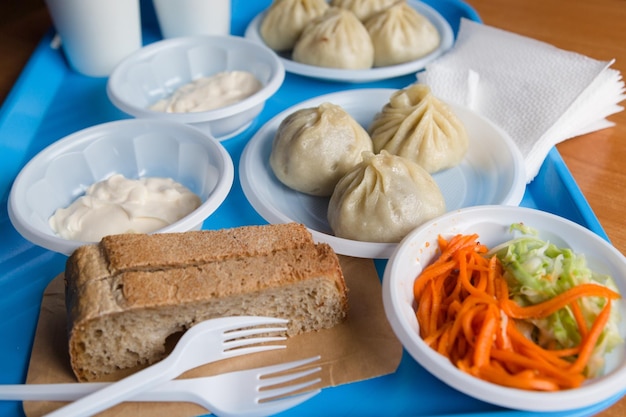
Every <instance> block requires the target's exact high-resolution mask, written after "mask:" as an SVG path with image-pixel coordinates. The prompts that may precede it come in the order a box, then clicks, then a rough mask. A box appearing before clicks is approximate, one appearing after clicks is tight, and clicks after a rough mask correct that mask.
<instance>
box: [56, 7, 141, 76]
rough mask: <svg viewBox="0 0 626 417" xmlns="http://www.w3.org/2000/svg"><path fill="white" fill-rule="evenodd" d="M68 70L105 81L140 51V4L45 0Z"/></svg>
mask: <svg viewBox="0 0 626 417" xmlns="http://www.w3.org/2000/svg"><path fill="white" fill-rule="evenodd" d="M45 1H46V5H47V6H48V10H49V11H50V16H51V17H52V22H53V23H54V27H55V29H56V31H57V33H58V34H59V36H60V38H61V45H62V48H63V51H64V52H65V55H66V57H67V60H68V61H69V64H70V66H71V67H73V68H74V69H75V70H76V71H78V72H80V73H82V74H85V75H89V76H92V77H106V76H108V75H109V74H110V72H111V71H112V70H113V68H114V67H115V66H116V65H117V64H118V63H119V62H120V61H121V60H122V59H123V58H125V57H126V56H128V55H129V54H131V53H132V52H134V51H136V50H138V49H139V48H141V18H140V14H139V0H45Z"/></svg>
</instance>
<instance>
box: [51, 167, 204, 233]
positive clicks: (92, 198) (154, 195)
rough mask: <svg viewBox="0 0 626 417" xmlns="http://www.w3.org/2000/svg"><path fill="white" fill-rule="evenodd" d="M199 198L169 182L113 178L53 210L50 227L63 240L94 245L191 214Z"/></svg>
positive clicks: (144, 231) (95, 185) (165, 179)
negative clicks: (66, 205)
mask: <svg viewBox="0 0 626 417" xmlns="http://www.w3.org/2000/svg"><path fill="white" fill-rule="evenodd" d="M200 204H201V201H200V198H199V197H198V196H197V195H195V194H194V193H192V192H191V191H190V190H189V189H188V188H186V187H185V186H183V185H182V184H179V183H177V182H176V181H174V180H172V179H171V178H158V177H145V178H140V179H137V180H132V179H127V178H125V177H124V176H123V175H120V174H115V175H112V176H111V177H109V178H108V179H106V180H104V181H100V182H97V183H95V184H92V185H91V186H90V187H89V188H88V189H87V191H86V192H85V194H84V195H83V196H82V197H79V198H78V199H76V200H75V201H74V202H73V203H72V204H70V205H69V206H68V207H66V208H60V209H57V210H56V212H55V213H54V215H52V216H51V217H50V219H49V224H50V227H52V229H53V230H54V231H55V232H56V233H57V234H58V235H59V236H61V237H63V238H65V239H72V240H80V241H84V242H98V241H100V239H102V237H104V236H106V235H112V234H119V233H150V232H154V231H155V230H158V229H161V228H163V227H165V226H167V225H170V224H172V223H174V222H176V221H177V220H180V219H181V218H183V217H185V216H186V215H187V214H189V213H191V212H192V211H193V210H195V209H196V208H197V207H199V206H200Z"/></svg>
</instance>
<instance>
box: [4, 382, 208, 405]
mask: <svg viewBox="0 0 626 417" xmlns="http://www.w3.org/2000/svg"><path fill="white" fill-rule="evenodd" d="M199 378H200V379H202V380H206V381H207V382H208V380H209V379H213V378H214V377H211V376H209V377H199ZM192 380H194V379H192ZM187 381H188V380H178V379H177V380H172V381H167V382H164V383H162V384H161V385H158V386H156V387H154V388H152V389H151V390H148V391H142V392H139V393H137V394H136V395H134V396H133V397H132V398H131V399H130V400H131V401H141V402H144V401H156V402H168V401H171V402H177V401H183V400H185V399H186V398H187V397H188V396H186V395H185V399H183V398H182V396H181V393H183V392H184V391H185V389H186V385H187V384H188V382H187ZM109 385H111V383H110V382H83V383H80V384H77V383H59V384H30V385H26V384H7V385H0V401H76V400H78V399H80V398H83V397H85V396H87V395H89V394H92V393H94V392H96V391H98V390H101V389H103V388H105V387H107V386H109Z"/></svg>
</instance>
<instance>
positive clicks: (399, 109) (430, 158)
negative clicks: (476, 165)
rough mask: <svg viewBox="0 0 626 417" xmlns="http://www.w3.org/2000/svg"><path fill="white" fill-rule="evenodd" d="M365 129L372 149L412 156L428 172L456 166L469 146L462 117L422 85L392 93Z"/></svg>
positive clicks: (409, 157) (414, 85)
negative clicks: (368, 134)
mask: <svg viewBox="0 0 626 417" xmlns="http://www.w3.org/2000/svg"><path fill="white" fill-rule="evenodd" d="M368 131H369V133H370V136H371V138H372V141H373V142H374V152H380V151H381V150H383V149H384V150H386V151H388V152H389V153H392V154H394V155H398V156H402V157H405V158H408V159H411V160H412V161H414V162H416V163H418V164H419V165H421V166H422V168H424V169H425V170H426V171H428V172H429V173H435V172H438V171H441V170H444V169H446V168H451V167H453V166H456V165H458V164H459V163H460V162H461V161H462V160H463V157H464V156H465V154H466V153H467V149H468V147H469V138H468V135H467V131H466V129H465V126H464V125H463V123H462V122H461V120H460V119H459V118H458V117H457V116H456V115H455V114H454V113H453V112H452V110H451V109H450V108H449V107H448V106H447V105H446V104H445V103H444V102H442V101H441V100H439V99H438V98H436V97H435V96H434V95H433V94H432V93H431V91H430V88H429V87H428V86H426V85H424V84H412V85H410V86H409V87H407V88H405V89H402V90H398V91H397V92H395V93H394V94H393V95H392V96H391V98H390V99H389V102H388V103H387V104H385V106H384V107H383V109H382V111H381V112H379V113H378V114H377V115H376V116H375V117H374V120H373V121H372V123H371V124H370V126H369V129H368Z"/></svg>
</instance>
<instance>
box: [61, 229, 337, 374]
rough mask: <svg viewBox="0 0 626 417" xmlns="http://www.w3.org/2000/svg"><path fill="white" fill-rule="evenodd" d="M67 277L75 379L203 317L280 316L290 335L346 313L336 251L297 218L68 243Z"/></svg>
mask: <svg viewBox="0 0 626 417" xmlns="http://www.w3.org/2000/svg"><path fill="white" fill-rule="evenodd" d="M65 279H66V304H67V308H68V318H69V323H68V324H69V352H70V360H71V364H72V369H73V371H74V373H75V374H76V377H77V378H78V379H79V380H80V381H98V380H106V379H107V376H108V375H111V374H113V373H115V372H116V371H118V370H119V369H132V368H135V367H140V366H145V365H147V364H150V363H153V362H155V361H158V360H159V359H161V358H163V357H164V355H165V354H166V353H167V349H166V339H167V338H168V337H169V336H171V335H173V334H176V333H179V332H182V331H184V330H186V329H188V328H189V327H191V326H193V325H194V324H196V323H198V322H200V321H203V320H206V319H210V318H215V317H224V316H233V315H263V316H273V317H282V318H286V319H289V320H290V322H289V325H288V332H287V334H288V335H289V336H293V335H296V334H299V333H302V332H308V331H313V330H319V329H323V328H329V327H332V326H334V325H336V324H338V323H340V322H341V321H343V320H344V319H345V317H346V313H347V289H346V285H345V281H344V279H343V274H342V272H341V268H340V265H339V260H338V258H337V256H336V254H335V253H334V251H333V250H332V248H330V246H328V245H326V244H315V243H314V242H313V240H312V238H311V236H310V234H309V232H308V231H307V230H306V228H305V227H304V226H302V225H299V224H295V223H294V224H284V225H268V226H247V227H240V228H233V229H224V230H218V231H201V232H186V233H178V234H155V235H117V236H109V237H106V238H104V239H103V240H102V242H100V244H98V245H88V246H84V247H81V248H79V249H78V250H77V251H76V252H74V254H72V256H70V258H69V259H68V261H67V267H66V274H65Z"/></svg>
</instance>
